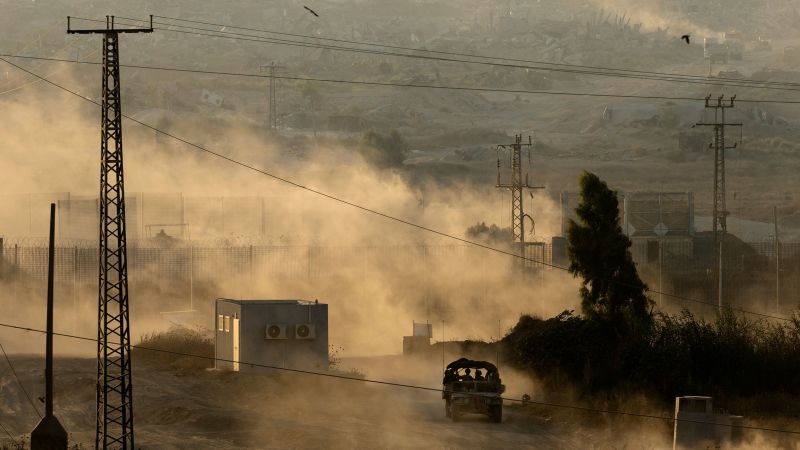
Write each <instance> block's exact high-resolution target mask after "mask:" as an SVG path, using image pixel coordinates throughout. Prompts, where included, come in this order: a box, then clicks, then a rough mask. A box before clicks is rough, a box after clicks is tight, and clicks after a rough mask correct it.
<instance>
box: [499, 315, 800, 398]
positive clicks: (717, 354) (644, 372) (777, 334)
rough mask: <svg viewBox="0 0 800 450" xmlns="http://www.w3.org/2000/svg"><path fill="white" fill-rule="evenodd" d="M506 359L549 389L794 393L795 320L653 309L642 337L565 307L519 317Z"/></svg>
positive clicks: (799, 353)
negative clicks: (546, 315)
mask: <svg viewBox="0 0 800 450" xmlns="http://www.w3.org/2000/svg"><path fill="white" fill-rule="evenodd" d="M503 344H504V348H505V352H506V353H507V355H506V361H509V362H510V363H512V364H514V365H516V366H518V367H520V368H523V369H527V370H529V371H531V372H533V373H534V374H535V375H536V376H537V377H539V378H540V379H542V380H543V382H544V383H545V384H546V385H549V387H550V388H558V387H560V386H562V385H564V384H565V383H568V384H571V385H573V386H575V387H577V388H578V389H579V390H580V391H581V392H583V393H587V394H589V393H598V392H605V393H613V392H622V391H626V392H627V391H630V390H636V391H643V392H647V393H651V394H655V395H657V396H658V397H660V398H661V399H663V400H664V401H671V400H672V399H673V398H674V397H675V396H679V395H711V396H714V397H716V398H719V399H721V400H723V401H724V400H725V399H726V398H730V397H749V396H754V395H771V394H774V395H784V394H789V395H798V394H800V379H799V378H798V377H797V375H796V374H797V373H800V318H798V317H797V316H795V318H794V319H793V320H791V321H790V322H788V323H770V322H767V321H763V320H750V319H747V318H746V317H742V316H738V315H736V314H734V313H733V312H731V311H725V312H723V313H721V314H720V315H718V316H717V318H716V319H715V320H714V321H713V322H706V321H705V320H702V319H697V318H695V317H694V316H692V314H691V313H689V312H688V311H684V312H682V313H681V314H678V315H676V316H669V315H665V314H658V315H656V316H655V317H654V320H653V323H652V327H651V328H650V329H649V331H648V332H647V333H645V334H642V335H638V336H636V335H634V336H630V335H628V336H625V337H624V338H623V337H621V336H619V335H618V334H617V333H615V330H614V327H613V325H611V323H610V322H607V321H602V320H596V319H589V318H584V317H578V316H575V315H573V313H572V312H571V311H567V312H564V313H562V314H560V315H559V316H557V317H554V318H551V319H547V320H542V319H538V318H534V317H530V316H523V317H522V318H520V320H519V322H518V323H517V325H516V326H515V327H514V328H513V330H512V331H511V333H509V334H508V335H507V336H506V337H505V338H504V340H503Z"/></svg>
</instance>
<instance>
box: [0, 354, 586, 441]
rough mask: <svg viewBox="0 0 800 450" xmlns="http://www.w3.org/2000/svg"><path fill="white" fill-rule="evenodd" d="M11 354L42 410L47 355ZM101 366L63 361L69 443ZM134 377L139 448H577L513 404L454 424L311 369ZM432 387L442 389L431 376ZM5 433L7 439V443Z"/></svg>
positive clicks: (396, 391) (82, 431)
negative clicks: (500, 415)
mask: <svg viewBox="0 0 800 450" xmlns="http://www.w3.org/2000/svg"><path fill="white" fill-rule="evenodd" d="M11 358H12V361H13V362H14V364H15V367H16V370H17V373H18V374H19V375H20V378H21V380H22V382H23V383H24V385H25V387H26V389H27V390H28V392H29V394H30V396H31V397H32V398H33V402H34V403H35V404H36V405H37V408H38V409H39V410H40V411H42V410H43V408H42V405H41V403H40V402H39V401H38V400H37V399H36V398H37V397H39V396H41V391H42V390H43V381H42V376H41V369H40V368H41V359H40V358H38V357H30V356H19V355H11ZM391 361H394V362H391V363H387V360H386V359H381V358H366V359H360V360H356V361H352V362H347V361H346V362H345V364H351V365H352V364H358V365H360V366H361V367H359V369H360V370H361V371H363V372H364V373H366V374H367V375H368V376H372V377H374V376H376V375H387V374H386V373H385V372H386V370H387V369H391V368H392V367H396V366H397V365H398V360H397V359H396V358H394V359H391ZM435 369H436V368H432V369H431V370H430V373H436V372H437V371H436V370H435ZM0 370H2V369H0ZM94 370H95V362H94V361H93V360H92V359H88V358H87V359H78V358H75V359H61V360H57V362H56V374H57V377H58V378H57V380H56V394H55V395H56V406H55V410H56V415H57V417H58V418H59V419H60V420H61V422H62V423H63V424H64V425H65V428H66V429H67V430H68V431H69V432H70V433H71V436H72V440H71V442H80V443H82V444H84V445H85V446H89V444H91V443H92V441H93V438H94V401H95V386H94ZM0 373H2V377H0V423H2V424H3V425H4V426H5V427H6V428H8V429H9V431H10V432H11V433H12V435H14V436H15V437H17V438H18V437H21V436H22V435H25V434H27V433H29V432H30V430H31V429H33V427H34V426H35V425H36V423H37V421H38V418H37V416H36V415H35V413H34V412H33V408H32V407H31V405H30V404H29V402H28V400H27V399H26V396H25V394H24V393H23V392H22V390H21V389H20V388H19V386H18V384H17V382H16V380H15V378H14V376H13V375H12V373H11V372H10V370H5V372H0ZM398 373H399V374H401V375H402V372H398ZM410 373H415V374H417V375H418V376H411V375H410ZM420 377H423V378H425V377H427V375H425V374H424V373H423V372H420V371H419V370H416V369H415V371H414V372H408V373H406V376H405V377H403V376H395V377H393V379H394V380H397V381H405V382H414V383H417V382H420V381H423V380H420V379H419V378H420ZM434 381H435V380H434ZM134 383H135V385H134V386H135V387H134V393H135V397H134V398H135V404H134V412H135V424H136V445H137V447H141V448H143V449H148V448H150V449H156V448H158V449H188V448H191V449H241V448H265V449H266V448H270V449H272V448H278V449H283V448H334V449H340V448H341V449H344V448H365V449H366V448H369V449H376V448H470V449H482V448H517V449H518V448H539V449H541V448H577V446H574V445H570V443H568V442H566V439H564V438H561V437H559V436H557V435H556V433H555V431H553V430H551V429H549V428H548V426H546V425H543V424H541V423H540V424H536V423H535V422H534V421H532V420H530V419H528V418H526V417H525V415H524V414H520V413H517V412H516V411H515V410H514V408H506V411H505V418H504V421H503V423H501V424H494V423H490V422H489V421H488V420H487V419H486V418H484V417H481V416H474V417H468V418H466V419H465V420H464V421H463V422H459V423H453V422H450V421H449V420H447V419H446V418H445V417H444V410H443V408H444V406H443V402H442V400H441V398H440V396H439V394H438V393H436V392H426V391H416V390H410V389H406V388H396V387H386V386H376V385H369V384H365V383H361V382H355V381H347V380H335V379H325V378H320V377H315V376H309V375H287V374H274V373H267V374H245V373H242V374H233V373H224V372H216V371H207V370H201V371H184V372H181V371H175V370H164V369H163V368H160V367H157V366H154V365H151V364H138V365H137V366H135V368H134ZM425 385H428V386H436V384H435V383H432V382H431V380H428V382H427V383H425ZM4 438H5V439H4V440H2V441H0V442H2V443H5V444H8V443H10V439H9V438H8V437H7V436H4Z"/></svg>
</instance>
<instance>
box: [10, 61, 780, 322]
mask: <svg viewBox="0 0 800 450" xmlns="http://www.w3.org/2000/svg"><path fill="white" fill-rule="evenodd" d="M0 61H4V62H5V63H7V64H9V65H11V66H14V67H16V68H18V69H19V70H22V71H24V72H27V73H29V74H31V75H33V76H35V77H37V78H39V79H41V80H43V81H45V82H46V83H48V84H50V85H52V86H54V87H56V88H58V89H61V90H63V91H65V92H68V93H70V94H72V95H74V96H76V97H80V98H81V99H83V100H86V101H88V102H90V103H94V104H95V105H98V106H99V105H100V103H98V102H96V101H94V100H92V99H90V98H87V97H84V96H83V95H81V94H79V93H77V92H75V91H73V90H71V89H69V88H67V87H64V86H62V85H60V84H58V83H56V82H54V81H51V80H49V79H47V78H44V77H42V76H40V75H38V74H36V73H34V72H32V71H30V70H28V69H25V68H24V67H21V66H19V65H17V64H14V63H12V62H10V61H8V60H7V59H4V58H2V57H0ZM122 117H124V118H126V119H128V120H130V121H132V122H134V123H137V124H139V125H141V126H143V127H145V128H148V129H150V130H152V131H155V132H156V133H159V134H163V135H164V136H167V137H169V138H172V139H174V140H176V141H179V142H181V143H183V144H186V145H188V146H190V147H193V148H196V149H198V150H201V151H203V152H205V153H208V154H210V155H212V156H215V157H217V158H219V159H222V160H224V161H227V162H229V163H232V164H234V165H237V166H240V167H243V168H245V169H248V170H251V171H253V172H256V173H259V174H261V175H265V176H267V177H270V178H272V179H274V180H277V181H280V182H282V183H285V184H288V185H290V186H293V187H296V188H298V189H302V190H305V191H308V192H311V193H313V194H316V195H319V196H321V197H324V198H327V199H329V200H333V201H336V202H338V203H341V204H344V205H347V206H351V207H353V208H356V209H358V210H361V211H363V212H367V213H370V214H373V215H376V216H379V217H382V218H384V219H388V220H391V221H394V222H397V223H401V224H403V225H407V226H410V227H412V228H416V229H419V230H422V231H427V232H429V233H433V234H436V235H438V236H442V237H445V238H448V239H452V240H455V241H459V242H462V243H465V244H468V245H471V246H474V247H478V248H482V249H485V250H489V251H492V252H495V253H498V254H502V255H507V256H511V257H514V258H519V259H522V260H525V261H530V262H533V263H536V264H541V265H542V266H545V267H551V268H553V269H558V270H562V271H566V272H569V271H570V270H569V268H567V267H563V266H559V265H556V264H552V263H548V262H545V261H538V260H536V259H533V258H528V257H525V256H524V255H520V254H516V253H513V252H509V251H505V250H502V249H499V248H496V247H492V246H489V245H486V244H481V243H480V242H476V241H471V240H469V239H464V238H461V237H458V236H454V235H452V234H448V233H445V232H443V231H439V230H436V229H433V228H430V227H426V226H424V225H420V224H417V223H414V222H411V221H409V220H406V219H402V218H399V217H395V216H392V215H389V214H387V213H384V212H381V211H378V210H375V209H371V208H368V207H366V206H362V205H360V204H357V203H354V202H351V201H349V200H345V199H343V198H340V197H337V196H335V195H332V194H328V193H326V192H323V191H320V190H317V189H314V188H311V187H308V186H305V185H302V184H300V183H298V182H295V181H292V180H290V179H288V178H285V177H281V176H279V175H275V174H273V173H271V172H267V171H266V170H264V169H259V168H258V167H255V166H253V165H250V164H248V163H245V162H242V161H239V160H237V159H234V158H232V157H230V156H226V155H223V154H221V153H218V152H215V151H213V150H211V149H209V148H206V147H203V146H202V145H199V144H196V143H194V142H191V141H188V140H186V139H184V138H182V137H179V136H176V135H174V134H172V133H170V132H168V131H164V130H161V129H159V128H157V127H154V126H153V125H150V124H147V123H145V122H142V121H140V120H138V119H135V118H133V117H131V116H128V115H125V114H122ZM614 283H615V284H617V285H621V286H631V287H638V286H635V285H632V284H627V283H622V282H619V281H615V282H614ZM649 292H651V293H654V294H661V295H662V296H664V297H669V298H673V299H676V300H682V301H688V302H692V303H696V304H702V305H708V306H713V307H717V305H716V304H714V303H710V302H706V301H703V300H698V299H693V298H689V297H684V296H680V295H675V294H669V293H665V292H659V291H656V290H650V291H649ZM728 309H730V310H731V311H737V312H741V313H744V314H751V315H754V316H759V317H763V318H769V319H775V320H782V321H791V320H792V319H789V318H786V317H779V316H772V315H769V314H764V313H758V312H755V311H748V310H745V309H741V308H734V307H728Z"/></svg>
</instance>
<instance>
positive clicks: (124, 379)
mask: <svg viewBox="0 0 800 450" xmlns="http://www.w3.org/2000/svg"><path fill="white" fill-rule="evenodd" d="M150 21H151V23H150V28H122V29H119V28H115V27H114V17H113V16H106V28H105V29H90V30H73V29H71V27H70V18H69V17H67V33H78V34H102V35H103V82H102V85H103V96H102V103H101V110H102V112H101V117H102V119H101V124H100V128H101V140H100V258H99V259H100V275H99V281H100V282H99V296H98V297H99V301H98V304H99V307H98V329H97V431H96V435H95V436H96V438H95V448H97V449H101V448H102V449H109V448H111V449H125V450H128V449H130V450H133V449H134V448H135V447H134V440H133V385H132V381H131V355H130V352H131V342H130V340H131V335H130V320H129V309H128V257H127V243H126V238H125V186H124V178H123V174H124V172H123V167H122V161H123V160H122V104H121V98H120V75H119V34H120V33H150V32H152V31H153V28H152V16H151V18H150Z"/></svg>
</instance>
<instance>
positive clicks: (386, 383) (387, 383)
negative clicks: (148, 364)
mask: <svg viewBox="0 0 800 450" xmlns="http://www.w3.org/2000/svg"><path fill="white" fill-rule="evenodd" d="M0 327H4V328H11V329H15V330H21V331H30V332H35V333H46V331H44V330H40V329H36V328H31V327H23V326H19V325H12V324H6V323H0ZM53 335H54V336H60V337H65V338H69V339H77V340H82V341H87V342H97V339H96V338H90V337H86V336H76V335H72V334H67V333H53ZM131 347H132V348H135V349H138V350H144V351H149V352H158V353H164V354H167V355H172V356H185V357H189V358H196V359H204V360H206V361H215V362H216V361H219V362H226V363H235V362H238V363H239V364H242V365H248V366H251V367H258V368H264V369H271V370H278V371H284V372H291V373H299V374H304V375H313V376H320V377H326V378H333V379H337V380H348V381H359V382H362V383H370V384H377V385H382V386H391V387H399V388H406V389H416V390H421V391H428V392H439V393H441V392H446V391H445V390H444V389H442V388H434V387H429V386H420V385H415V384H409V383H398V382H393V381H384V380H377V379H370V378H360V377H351V376H346V375H338V374H335V373H329V372H315V371H312V370H303V369H295V368H289V367H281V366H272V365H269V364H261V363H255V362H247V361H234V360H232V359H225V358H217V357H216V356H205V355H197V354H193V353H184V352H179V351H174V350H166V349H160V348H153V347H145V346H141V345H132V346H131ZM464 394H467V395H474V396H480V395H481V393H469V392H465V393H464ZM501 398H502V399H503V400H506V401H509V402H515V403H523V404H525V403H528V404H533V405H538V406H546V407H552V408H562V409H571V410H578V411H585V412H592V413H601V414H614V415H622V416H629V417H640V418H646V419H656V420H664V421H668V422H676V421H678V422H685V423H698V424H709V422H705V421H696V420H688V419H677V418H674V417H668V416H659V415H655V414H642V413H635V412H629V411H618V410H613V409H600V408H590V407H587V406H578V405H565V404H561V403H550V402H541V401H535V400H523V399H518V398H511V397H501ZM715 424H716V423H715ZM716 425H720V426H726V427H731V428H741V429H746V430H755V431H768V432H774V433H785V434H794V435H800V431H795V430H782V429H777V428H764V427H756V426H748V425H726V424H716Z"/></svg>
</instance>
